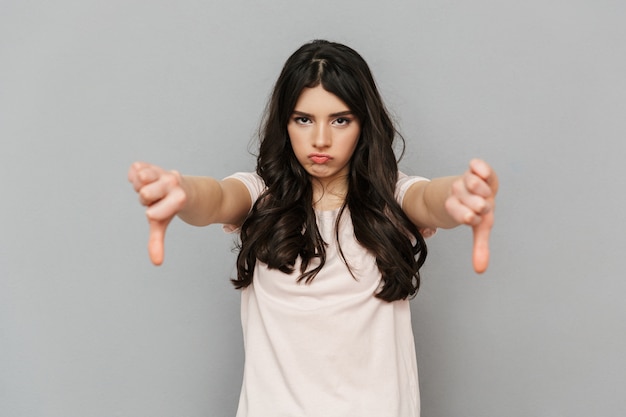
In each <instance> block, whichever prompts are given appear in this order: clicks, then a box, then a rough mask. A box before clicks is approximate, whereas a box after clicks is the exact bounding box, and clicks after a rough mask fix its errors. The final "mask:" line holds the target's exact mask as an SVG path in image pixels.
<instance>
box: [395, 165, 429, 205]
mask: <svg viewBox="0 0 626 417" xmlns="http://www.w3.org/2000/svg"><path fill="white" fill-rule="evenodd" d="M420 181H429V180H428V178H424V177H420V176H416V175H407V174H405V173H404V172H401V171H398V181H397V182H396V192H395V196H396V200H397V201H398V204H400V206H402V200H403V199H404V195H405V194H406V191H407V190H408V189H409V188H410V187H411V185H413V184H415V183H417V182H420Z"/></svg>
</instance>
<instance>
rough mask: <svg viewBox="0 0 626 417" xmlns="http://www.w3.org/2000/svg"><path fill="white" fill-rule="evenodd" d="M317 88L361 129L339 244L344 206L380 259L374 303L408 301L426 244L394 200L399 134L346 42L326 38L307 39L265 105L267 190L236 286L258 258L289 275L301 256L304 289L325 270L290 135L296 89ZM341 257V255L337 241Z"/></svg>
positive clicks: (253, 215) (247, 233) (245, 281)
mask: <svg viewBox="0 0 626 417" xmlns="http://www.w3.org/2000/svg"><path fill="white" fill-rule="evenodd" d="M320 84H321V85H322V87H323V88H324V89H325V90H326V91H328V92H330V93H332V94H334V95H336V96H337V97H338V98H340V99H341V100H342V101H343V102H344V103H345V104H346V105H347V106H348V108H349V109H350V110H351V111H352V113H353V114H354V115H355V116H356V117H357V118H358V120H359V122H360V124H361V136H360V138H359V139H358V143H357V146H356V149H355V151H354V154H353V156H352V159H351V161H350V172H349V174H348V191H347V195H346V199H345V202H344V204H343V206H342V207H341V209H340V211H339V216H338V218H337V223H336V224H335V238H336V239H337V242H338V232H337V229H338V224H339V219H340V218H341V216H342V215H343V214H344V213H345V212H346V209H347V211H348V212H349V213H350V216H351V219H352V223H353V226H354V234H355V237H356V239H357V241H358V242H359V243H360V244H361V245H362V246H363V247H364V248H365V249H367V250H368V251H370V253H372V254H373V255H374V256H375V257H376V263H377V266H378V269H379V270H380V272H381V275H382V284H383V285H382V287H381V288H380V290H379V291H378V292H377V293H376V297H378V298H381V299H383V300H386V301H394V300H400V299H405V298H407V297H411V296H413V295H415V294H416V292H417V290H418V288H419V283H420V276H419V269H420V267H421V266H422V264H423V263H424V261H425V259H426V244H425V243H424V239H423V237H422V236H421V234H420V233H419V231H418V230H417V228H416V227H415V225H413V223H411V221H410V220H409V219H408V218H407V216H406V215H405V214H404V212H403V211H402V208H401V207H400V205H399V204H398V203H397V201H396V199H395V197H394V192H395V188H396V182H397V179H398V166H397V161H396V155H395V153H394V149H393V143H394V139H395V138H396V136H398V137H399V138H400V139H401V140H402V137H401V136H400V135H397V131H396V129H395V127H394V125H393V122H392V121H391V118H390V117H389V115H388V113H387V110H386V109H385V106H384V104H383V102H382V99H381V97H380V94H379V93H378V89H377V88H376V84H375V82H374V79H373V77H372V74H371V72H370V70H369V67H368V65H367V63H366V62H365V60H363V58H362V57H361V56H360V55H359V54H358V53H357V52H356V51H354V50H353V49H351V48H349V47H347V46H345V45H341V44H338V43H333V42H328V41H324V40H316V41H313V42H310V43H307V44H305V45H303V46H302V47H300V48H299V49H298V50H297V51H296V52H294V53H293V54H292V55H291V56H290V57H289V59H288V60H287V62H286V63H285V66H284V67H283V69H282V72H281V74H280V76H279V77H278V80H277V82H276V85H275V87H274V90H273V93H272V96H271V99H270V101H269V103H268V108H267V111H266V115H265V119H264V121H263V124H262V127H261V129H260V132H259V135H260V149H259V154H258V157H257V168H256V171H257V173H258V174H259V175H260V176H261V178H262V179H263V181H264V182H265V185H266V186H267V189H266V191H265V192H264V193H263V194H262V195H261V196H260V197H259V198H258V200H257V201H256V202H255V203H254V206H253V208H252V211H251V212H250V215H249V216H248V217H247V219H246V220H245V222H244V223H243V225H242V227H241V234H240V238H241V243H240V248H239V255H238V258H237V278H236V279H233V283H234V284H235V286H236V287H237V288H242V287H246V286H248V285H250V283H252V279H253V274H254V268H255V265H256V262H257V261H260V262H263V263H265V264H267V266H268V268H271V269H278V270H280V271H282V272H284V273H288V274H290V273H293V272H294V270H295V265H296V260H297V259H298V258H300V260H301V265H300V271H299V273H300V276H299V278H298V281H299V282H301V281H304V282H305V283H310V282H311V281H312V280H313V279H314V278H315V276H316V275H317V273H318V272H319V271H320V270H321V269H322V268H323V266H324V264H325V261H326V244H327V242H324V240H323V238H322V236H321V235H320V232H319V229H318V227H317V222H316V216H315V211H314V208H313V187H312V184H311V178H310V176H309V174H308V173H307V172H306V171H305V169H304V168H303V167H302V166H301V165H300V163H299V162H298V160H297V159H296V156H295V154H294V152H293V150H292V147H291V143H290V140H289V135H288V133H287V124H288V122H289V119H290V117H291V116H292V112H293V110H294V108H295V105H296V102H297V100H298V98H299V96H300V93H301V92H302V90H303V89H304V88H307V87H308V88H312V87H316V86H318V85H320ZM402 143H403V145H404V142H402ZM339 252H340V254H341V256H342V257H343V252H342V251H341V246H340V245H339ZM313 260H317V261H316V262H313V263H312V261H313ZM343 261H344V262H346V259H345V258H344V259H343ZM312 265H315V267H312V268H309V267H310V266H312ZM346 265H348V267H349V264H348V263H347V262H346Z"/></svg>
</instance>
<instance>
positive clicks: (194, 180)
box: [128, 162, 252, 265]
mask: <svg viewBox="0 0 626 417" xmlns="http://www.w3.org/2000/svg"><path fill="white" fill-rule="evenodd" d="M128 179H129V181H130V182H131V183H132V184H133V187H134V188H135V191H137V193H138V194H139V201H140V202H141V204H143V205H144V206H146V207H147V209H146V216H147V217H148V222H149V224H150V237H149V241H148V250H149V253H150V259H151V260H152V262H153V263H154V264H155V265H160V264H161V263H162V262H163V252H164V251H163V245H164V239H165V231H166V229H167V226H168V225H169V223H170V222H171V220H172V218H173V217H174V216H176V215H178V216H179V217H180V218H181V219H182V220H184V221H185V222H187V223H189V224H192V225H195V226H205V225H209V224H213V223H225V224H234V225H240V224H241V223H242V222H243V220H244V219H245V217H246V215H247V213H248V211H249V210H250V207H251V204H252V202H251V199H250V194H249V193H248V190H247V188H246V187H245V185H243V183H241V182H240V181H238V180H234V179H227V180H224V181H218V180H215V179H213V178H209V177H193V176H182V175H180V174H179V173H178V172H176V171H166V170H164V169H162V168H160V167H158V166H155V165H151V164H146V163H143V162H136V163H134V164H132V165H131V167H130V169H129V171H128Z"/></svg>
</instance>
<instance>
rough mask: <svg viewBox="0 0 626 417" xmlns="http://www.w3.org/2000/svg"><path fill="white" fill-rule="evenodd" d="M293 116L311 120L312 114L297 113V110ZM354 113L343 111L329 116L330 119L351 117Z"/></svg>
mask: <svg viewBox="0 0 626 417" xmlns="http://www.w3.org/2000/svg"><path fill="white" fill-rule="evenodd" d="M293 114H297V115H298V116H304V117H308V118H313V115H312V114H309V113H306V112H303V111H299V110H294V111H293ZM353 115H354V113H352V110H345V111H340V112H337V113H331V114H329V116H330V117H341V116H353Z"/></svg>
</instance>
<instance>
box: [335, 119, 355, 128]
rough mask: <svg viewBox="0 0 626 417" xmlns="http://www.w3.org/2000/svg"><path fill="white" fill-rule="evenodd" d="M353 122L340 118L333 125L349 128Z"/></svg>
mask: <svg viewBox="0 0 626 417" xmlns="http://www.w3.org/2000/svg"><path fill="white" fill-rule="evenodd" d="M351 121H352V120H350V119H348V118H347V117H339V118H337V119H335V121H334V122H333V124H335V125H336V126H347V125H349V124H350V122H351Z"/></svg>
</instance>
